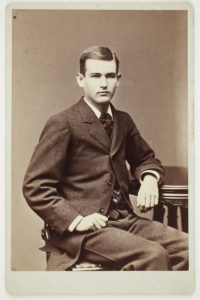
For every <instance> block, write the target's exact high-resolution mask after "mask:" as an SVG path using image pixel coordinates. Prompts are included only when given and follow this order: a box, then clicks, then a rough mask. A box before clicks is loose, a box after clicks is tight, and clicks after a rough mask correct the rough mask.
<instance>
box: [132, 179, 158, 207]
mask: <svg viewBox="0 0 200 300" xmlns="http://www.w3.org/2000/svg"><path fill="white" fill-rule="evenodd" d="M157 204H158V181H157V179H156V178H155V177H154V176H152V175H149V174H148V175H146V176H145V177H144V179H143V181H142V183H141V186H140V189H139V192H138V197H137V207H140V211H141V212H146V211H147V210H150V209H152V208H153V207H154V206H155V205H157Z"/></svg>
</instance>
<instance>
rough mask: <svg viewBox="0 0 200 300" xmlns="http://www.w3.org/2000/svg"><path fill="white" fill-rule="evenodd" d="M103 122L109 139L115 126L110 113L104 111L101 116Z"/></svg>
mask: <svg viewBox="0 0 200 300" xmlns="http://www.w3.org/2000/svg"><path fill="white" fill-rule="evenodd" d="M99 120H100V122H101V124H102V125H103V127H104V129H105V131H106V133H107V135H108V137H109V139H110V138H111V135H112V128H113V120H112V117H111V116H110V115H109V114H108V113H102V114H101V116H100V118H99Z"/></svg>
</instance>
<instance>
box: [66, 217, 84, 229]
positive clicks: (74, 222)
mask: <svg viewBox="0 0 200 300" xmlns="http://www.w3.org/2000/svg"><path fill="white" fill-rule="evenodd" d="M82 219H83V217H82V216H81V215H79V216H77V217H76V218H75V219H74V220H73V221H72V222H71V224H70V225H69V227H68V231H70V232H72V231H74V229H75V228H76V226H77V225H78V223H80V221H81V220H82Z"/></svg>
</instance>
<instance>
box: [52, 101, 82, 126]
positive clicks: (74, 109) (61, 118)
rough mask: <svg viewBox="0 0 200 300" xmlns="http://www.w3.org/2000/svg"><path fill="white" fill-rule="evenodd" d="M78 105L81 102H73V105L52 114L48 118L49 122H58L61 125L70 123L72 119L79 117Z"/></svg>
mask: <svg viewBox="0 0 200 300" xmlns="http://www.w3.org/2000/svg"><path fill="white" fill-rule="evenodd" d="M78 105H79V102H77V103H75V104H73V105H72V106H70V107H68V108H66V109H65V110H62V111H61V112H59V113H56V114H54V115H52V116H51V117H50V118H49V119H48V121H47V124H57V125H60V126H66V125H67V124H69V123H70V121H71V120H75V119H77V118H78V117H79V114H78Z"/></svg>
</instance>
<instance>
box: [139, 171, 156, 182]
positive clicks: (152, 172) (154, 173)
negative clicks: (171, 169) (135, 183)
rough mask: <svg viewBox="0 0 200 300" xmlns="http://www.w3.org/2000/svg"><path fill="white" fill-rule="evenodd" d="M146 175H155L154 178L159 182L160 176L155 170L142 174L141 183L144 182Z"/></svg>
mask: <svg viewBox="0 0 200 300" xmlns="http://www.w3.org/2000/svg"><path fill="white" fill-rule="evenodd" d="M145 173H148V174H150V175H153V176H154V177H156V179H157V181H158V182H159V180H160V174H159V173H158V172H157V171H155V170H146V171H143V172H142V174H141V179H140V183H141V182H142V181H143V179H144V175H145Z"/></svg>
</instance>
